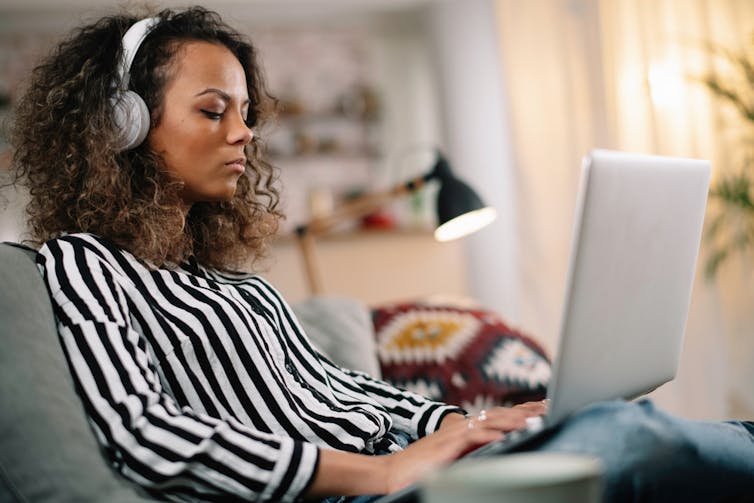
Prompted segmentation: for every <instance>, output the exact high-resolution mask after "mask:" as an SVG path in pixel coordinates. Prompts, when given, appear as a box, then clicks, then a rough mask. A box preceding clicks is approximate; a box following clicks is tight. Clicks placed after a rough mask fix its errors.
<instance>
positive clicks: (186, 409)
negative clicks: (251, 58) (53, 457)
mask: <svg viewBox="0 0 754 503" xmlns="http://www.w3.org/2000/svg"><path fill="white" fill-rule="evenodd" d="M38 257H39V258H38V261H39V267H40V269H41V271H42V274H43V276H44V278H45V281H46V283H47V286H48V289H49V292H50V295H51V297H52V299H53V305H54V309H55V314H56V316H57V320H58V330H59V333H60V337H61V341H62V345H63V348H64V351H65V354H66V357H67V359H68V362H69V365H70V367H71V371H72V374H73V377H74V382H75V384H76V387H77V391H78V393H79V395H80V396H81V399H82V401H83V403H84V407H85V409H86V412H87V414H88V417H89V420H90V423H91V425H92V427H93V429H94V431H95V433H96V435H97V437H98V439H99V441H100V443H101V444H102V446H103V447H104V449H105V452H106V454H107V455H108V457H109V459H110V461H111V463H112V464H113V466H114V467H115V468H116V469H117V470H118V471H120V472H121V473H122V474H123V475H124V476H126V477H128V478H130V479H132V480H134V481H135V482H137V483H138V484H140V485H142V486H143V487H145V488H148V489H150V490H153V491H158V492H159V493H160V494H162V495H164V496H167V497H170V498H171V499H175V500H189V501H194V500H218V499H220V500H223V501H227V500H228V499H244V500H252V501H292V500H295V499H296V498H298V497H299V496H301V495H302V493H303V492H304V491H305V490H306V489H307V487H308V485H309V484H310V483H311V481H312V478H313V476H314V473H315V470H316V467H317V463H318V459H319V449H320V448H326V449H327V448H329V449H339V450H344V451H350V452H362V453H372V452H374V450H375V449H376V448H377V447H380V448H384V447H385V445H384V443H385V442H386V441H387V440H386V434H387V432H388V431H390V430H391V429H396V430H400V431H403V432H406V433H408V434H409V435H410V436H411V437H412V438H419V437H422V436H424V435H426V434H428V433H431V432H432V431H434V430H435V429H436V428H437V427H438V425H439V422H440V420H441V419H442V417H443V416H444V415H445V414H446V413H448V412H450V411H457V410H458V409H456V408H454V407H450V406H447V405H444V404H441V403H438V402H433V401H430V400H428V399H426V398H424V397H422V396H419V395H417V394H414V393H410V392H407V391H404V390H399V389H396V388H394V387H392V386H390V385H389V384H386V383H384V382H382V381H378V380H375V379H372V378H370V377H369V376H367V375H366V374H363V373H360V372H354V371H349V370H345V369H341V368H339V367H338V366H336V365H335V364H333V363H331V362H330V361H329V360H328V359H327V358H326V357H323V356H322V355H321V354H319V353H318V352H317V350H316V349H315V348H313V347H312V345H311V344H310V342H309V341H308V339H307V338H306V336H305V334H304V333H303V330H302V329H301V326H300V325H299V323H298V322H297V320H296V318H295V316H294V315H293V313H292V311H291V309H290V308H289V306H288V305H287V304H286V302H285V301H284V300H283V299H282V298H281V296H280V295H279V294H278V292H277V291H276V290H275V289H274V288H272V287H271V286H270V285H269V284H268V283H267V282H265V281H264V280H263V279H261V278H259V277H257V276H251V275H241V274H237V275H231V274H225V273H223V274H219V273H218V272H216V271H212V270H208V269H206V268H204V267H202V266H200V265H198V264H196V263H195V262H190V263H186V264H182V265H181V266H179V267H176V268H174V269H166V268H161V269H150V268H148V267H146V266H145V265H144V264H143V263H142V262H140V261H139V260H137V259H136V258H135V257H134V256H133V255H131V254H130V253H128V252H126V251H124V250H122V249H120V248H118V247H117V246H115V245H113V244H111V243H109V242H107V241H105V240H103V239H101V238H98V237H96V236H93V235H90V234H72V235H68V236H65V237H62V238H58V239H55V240H52V241H49V242H48V243H46V244H45V245H44V246H43V247H42V249H41V250H40V253H39V255H38Z"/></svg>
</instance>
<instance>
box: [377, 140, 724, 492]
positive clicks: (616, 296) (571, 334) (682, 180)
mask: <svg viewBox="0 0 754 503" xmlns="http://www.w3.org/2000/svg"><path fill="white" fill-rule="evenodd" d="M709 177H710V164H709V162H708V161H702V160H696V159H681V158H671V157H659V156H649V155H639V154H629V153H623V152H614V151H608V150H594V151H592V152H591V153H590V154H589V155H588V156H587V157H586V158H585V159H584V163H583V166H582V173H581V187H580V190H579V196H578V204H577V207H576V213H575V218H574V228H573V238H572V249H571V258H570V265H569V273H568V279H567V284H566V291H565V302H564V303H563V316H562V321H561V329H560V344H559V348H558V353H557V357H556V359H555V361H554V363H553V373H552V379H551V381H550V385H549V386H548V391H547V397H548V398H549V400H550V406H549V410H548V414H547V415H546V416H545V417H543V418H537V420H533V421H531V422H530V424H529V427H528V428H526V429H524V430H521V431H517V432H511V433H509V434H507V435H506V436H505V438H504V439H503V440H501V441H499V442H493V443H491V444H487V445H485V446H483V447H481V448H479V449H477V450H475V451H472V452H471V453H469V454H468V455H467V456H470V457H478V456H490V455H495V454H500V453H504V452H509V451H511V450H514V449H520V448H522V447H523V446H524V444H525V443H527V442H530V441H532V440H534V439H536V438H538V437H539V436H540V435H541V434H542V432H544V431H547V430H549V429H551V428H553V427H555V426H557V425H558V424H560V423H561V422H562V421H563V420H564V419H565V418H566V417H568V416H569V415H571V414H573V413H574V412H576V411H578V410H579V409H581V408H583V407H585V406H587V405H590V404H592V403H595V402H599V401H603V400H612V399H618V398H626V399H632V398H636V397H638V396H641V395H643V394H644V393H646V392H648V391H651V390H653V389H655V388H656V387H658V386H660V385H662V384H664V383H666V382H668V381H670V380H672V379H673V378H674V377H675V375H676V371H677V369H678V362H679V359H680V354H681V346H682V342H683V335H684V332H685V327H686V319H687V316H688V310H689V304H690V300H691V290H692V285H693V281H694V273H695V270H696V260H697V254H698V251H699V242H700V238H701V233H702V223H703V221H704V213H705V207H706V203H707V192H708V188H709ZM417 495H418V488H417V486H412V487H409V488H407V489H406V490H403V491H400V492H398V493H395V494H392V495H389V496H385V497H384V498H381V499H379V500H378V501H379V502H381V503H388V502H397V501H414V500H415V499H416V498H417Z"/></svg>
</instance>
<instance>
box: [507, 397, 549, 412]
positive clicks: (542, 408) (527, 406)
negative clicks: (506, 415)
mask: <svg viewBox="0 0 754 503" xmlns="http://www.w3.org/2000/svg"><path fill="white" fill-rule="evenodd" d="M547 405H548V404H547V402H546V401H544V400H543V401H540V402H526V403H521V404H518V405H515V406H514V407H513V408H514V409H518V410H525V411H527V412H529V413H531V414H533V415H542V414H546V413H547Z"/></svg>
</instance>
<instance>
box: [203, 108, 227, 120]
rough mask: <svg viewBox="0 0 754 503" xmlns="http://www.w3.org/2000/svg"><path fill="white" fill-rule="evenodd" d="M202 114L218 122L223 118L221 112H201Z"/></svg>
mask: <svg viewBox="0 0 754 503" xmlns="http://www.w3.org/2000/svg"><path fill="white" fill-rule="evenodd" d="M202 113H203V114H204V115H206V116H207V117H208V118H210V119H212V120H220V119H222V117H223V114H222V112H212V111H210V110H202Z"/></svg>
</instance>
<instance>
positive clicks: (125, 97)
mask: <svg viewBox="0 0 754 503" xmlns="http://www.w3.org/2000/svg"><path fill="white" fill-rule="evenodd" d="M111 104H112V108H113V122H114V123H115V128H116V131H117V135H118V138H117V140H116V141H117V143H118V149H119V150H120V151H124V150H131V149H133V148H136V147H138V146H139V145H141V143H142V142H143V141H144V138H146V137H147V133H148V132H149V110H148V109H147V104H146V103H144V100H143V99H141V96H139V95H138V94H136V93H135V92H133V91H122V92H119V93H118V94H116V95H115V96H113V97H112V98H111Z"/></svg>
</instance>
